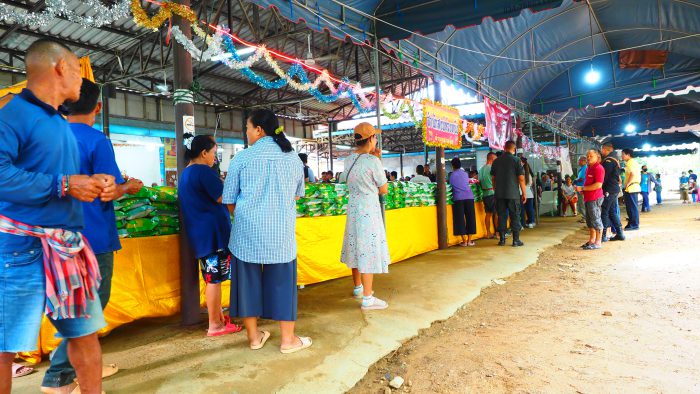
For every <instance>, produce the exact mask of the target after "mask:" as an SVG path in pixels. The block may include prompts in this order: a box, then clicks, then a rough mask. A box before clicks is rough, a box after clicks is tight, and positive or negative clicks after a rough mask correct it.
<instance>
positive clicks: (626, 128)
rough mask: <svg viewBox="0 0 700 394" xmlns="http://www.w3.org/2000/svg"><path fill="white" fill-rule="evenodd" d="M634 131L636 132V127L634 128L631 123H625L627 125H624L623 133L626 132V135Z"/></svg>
mask: <svg viewBox="0 0 700 394" xmlns="http://www.w3.org/2000/svg"><path fill="white" fill-rule="evenodd" d="M635 130H637V126H635V125H634V124H632V123H627V125H625V131H626V132H628V133H634V131H635Z"/></svg>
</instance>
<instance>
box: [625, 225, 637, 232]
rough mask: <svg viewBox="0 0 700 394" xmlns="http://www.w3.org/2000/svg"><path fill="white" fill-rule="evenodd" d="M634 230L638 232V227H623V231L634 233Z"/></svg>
mask: <svg viewBox="0 0 700 394" xmlns="http://www.w3.org/2000/svg"><path fill="white" fill-rule="evenodd" d="M636 230H639V226H637V227H630V226H625V231H636Z"/></svg>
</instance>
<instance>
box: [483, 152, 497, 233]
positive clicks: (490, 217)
mask: <svg viewBox="0 0 700 394" xmlns="http://www.w3.org/2000/svg"><path fill="white" fill-rule="evenodd" d="M494 160H496V154H495V153H493V152H489V153H488V155H486V164H485V165H484V166H483V167H481V169H480V170H479V186H480V187H481V191H482V193H483V202H484V211H486V218H485V219H484V224H485V225H486V238H488V239H493V238H495V237H496V236H495V234H494V233H493V232H491V225H492V224H493V227H494V229H495V228H496V224H495V223H496V220H497V219H496V196H495V193H496V192H495V190H494V187H493V179H492V178H491V164H493V161H494Z"/></svg>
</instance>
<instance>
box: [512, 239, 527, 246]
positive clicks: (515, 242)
mask: <svg viewBox="0 0 700 394" xmlns="http://www.w3.org/2000/svg"><path fill="white" fill-rule="evenodd" d="M523 245H525V244H524V243H523V241H521V240H519V239H518V240H513V246H514V247H518V246H523Z"/></svg>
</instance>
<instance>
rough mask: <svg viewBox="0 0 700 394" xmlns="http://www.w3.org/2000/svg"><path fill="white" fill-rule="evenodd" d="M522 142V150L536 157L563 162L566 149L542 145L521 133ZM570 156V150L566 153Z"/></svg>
mask: <svg viewBox="0 0 700 394" xmlns="http://www.w3.org/2000/svg"><path fill="white" fill-rule="evenodd" d="M518 135H520V137H521V141H522V148H523V151H524V152H527V153H530V154H533V155H535V156H540V157H544V158H545V159H549V160H563V159H562V158H563V157H564V149H566V147H563V146H560V147H557V146H551V145H542V144H540V143H538V142H536V141H534V140H532V139H530V138H529V137H528V136H526V135H524V134H523V133H519V134H518ZM566 154H567V155H568V150H567V152H566Z"/></svg>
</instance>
